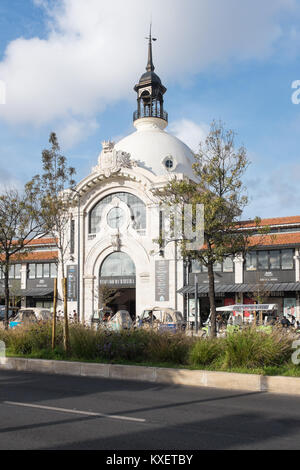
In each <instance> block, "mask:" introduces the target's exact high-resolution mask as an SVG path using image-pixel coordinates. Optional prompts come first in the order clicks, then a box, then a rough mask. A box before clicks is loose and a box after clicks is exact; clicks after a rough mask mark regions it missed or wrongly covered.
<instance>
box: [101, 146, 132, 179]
mask: <svg viewBox="0 0 300 470" xmlns="http://www.w3.org/2000/svg"><path fill="white" fill-rule="evenodd" d="M135 166H137V163H136V162H135V161H133V160H131V156H130V154H129V153H126V152H122V151H121V150H116V149H115V143H114V142H110V141H108V142H103V143H102V152H101V154H100V156H99V159H98V165H97V166H96V167H95V168H93V171H95V172H98V173H100V174H103V175H104V176H105V177H106V178H109V177H110V176H111V175H114V174H116V173H119V172H120V171H121V170H122V168H128V169H131V168H133V167H135Z"/></svg>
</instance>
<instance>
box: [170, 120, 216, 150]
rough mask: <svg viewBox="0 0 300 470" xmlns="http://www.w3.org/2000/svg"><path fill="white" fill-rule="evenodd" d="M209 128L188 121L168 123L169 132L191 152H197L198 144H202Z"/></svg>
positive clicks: (205, 125) (202, 124)
mask: <svg viewBox="0 0 300 470" xmlns="http://www.w3.org/2000/svg"><path fill="white" fill-rule="evenodd" d="M209 129H210V126H208V125H207V124H205V123H201V124H196V123H195V122H193V121H190V120H189V119H180V120H178V121H174V122H172V123H170V127H169V130H170V132H171V133H172V134H174V135H175V136H176V137H178V139H180V140H182V141H183V142H184V143H185V144H187V145H188V146H189V147H190V148H191V149H192V150H193V152H195V153H196V152H197V151H198V149H199V144H200V142H203V141H204V140H205V139H206V137H207V135H208V133H209Z"/></svg>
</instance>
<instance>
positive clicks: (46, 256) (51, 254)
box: [0, 251, 58, 263]
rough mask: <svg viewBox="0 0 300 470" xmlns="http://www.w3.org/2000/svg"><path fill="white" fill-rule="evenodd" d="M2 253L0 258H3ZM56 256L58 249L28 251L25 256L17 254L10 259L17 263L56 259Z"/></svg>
mask: <svg viewBox="0 0 300 470" xmlns="http://www.w3.org/2000/svg"><path fill="white" fill-rule="evenodd" d="M3 258H4V257H3V255H1V256H0V259H3ZM57 258H58V251H30V252H29V253H28V254H27V256H22V254H18V255H15V256H13V257H12V260H13V261H15V262H17V263H21V262H22V263H26V262H29V261H56V260H57Z"/></svg>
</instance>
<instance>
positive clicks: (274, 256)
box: [270, 250, 280, 269]
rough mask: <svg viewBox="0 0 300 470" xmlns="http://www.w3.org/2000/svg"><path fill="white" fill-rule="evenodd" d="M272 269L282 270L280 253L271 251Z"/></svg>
mask: <svg viewBox="0 0 300 470" xmlns="http://www.w3.org/2000/svg"><path fill="white" fill-rule="evenodd" d="M270 269H280V251H279V250H274V251H270Z"/></svg>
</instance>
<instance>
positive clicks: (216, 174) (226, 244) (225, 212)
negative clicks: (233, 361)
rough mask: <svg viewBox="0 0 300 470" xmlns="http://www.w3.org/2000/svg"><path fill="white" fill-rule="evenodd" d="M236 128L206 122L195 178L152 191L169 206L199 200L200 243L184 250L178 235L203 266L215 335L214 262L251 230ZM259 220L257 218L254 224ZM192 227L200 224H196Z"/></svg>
mask: <svg viewBox="0 0 300 470" xmlns="http://www.w3.org/2000/svg"><path fill="white" fill-rule="evenodd" d="M234 141H235V134H234V132H233V131H232V130H226V129H225V128H224V125H223V123H222V122H219V123H216V122H213V123H212V124H211V128H210V132H209V134H208V136H207V138H206V140H205V142H204V143H201V144H200V146H199V152H198V154H196V155H195V163H194V165H193V172H194V179H193V180H189V179H187V178H185V179H183V180H178V179H176V178H173V179H171V180H170V181H169V182H168V183H167V185H166V186H165V187H164V188H160V189H158V190H155V191H154V194H155V195H156V196H158V197H159V198H160V199H161V201H163V202H164V203H167V204H168V205H169V206H174V205H175V204H177V207H178V206H179V207H181V208H182V209H181V210H182V213H183V210H184V209H183V208H184V205H186V204H192V205H193V215H195V211H196V205H197V204H202V205H203V206H204V245H203V246H202V247H200V246H199V250H197V251H188V249H187V240H186V239H185V238H184V237H183V238H182V241H181V251H182V255H183V257H185V258H187V257H189V258H190V259H194V260H198V261H200V262H201V263H202V264H203V265H204V266H206V267H207V269H208V280H209V302H210V311H211V335H212V336H216V306H215V282H214V264H215V263H217V262H223V261H224V260H225V259H226V258H227V257H230V256H234V255H236V254H238V253H245V252H246V251H247V249H248V248H249V246H250V237H251V235H252V233H251V232H250V231H249V230H248V231H246V230H245V229H243V227H242V224H241V222H240V217H241V214H242V212H243V209H244V208H245V206H246V205H247V202H248V198H247V196H246V193H245V188H244V187H243V184H242V177H243V175H244V173H245V171H246V169H247V167H248V165H249V161H248V158H247V153H246V150H245V148H244V147H241V148H239V149H237V150H236V149H235V142H234ZM259 222H260V220H259V219H258V218H257V219H256V225H257V226H258V224H259ZM193 224H194V229H195V230H196V231H197V230H200V229H201V228H200V227H197V226H195V217H193Z"/></svg>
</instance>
